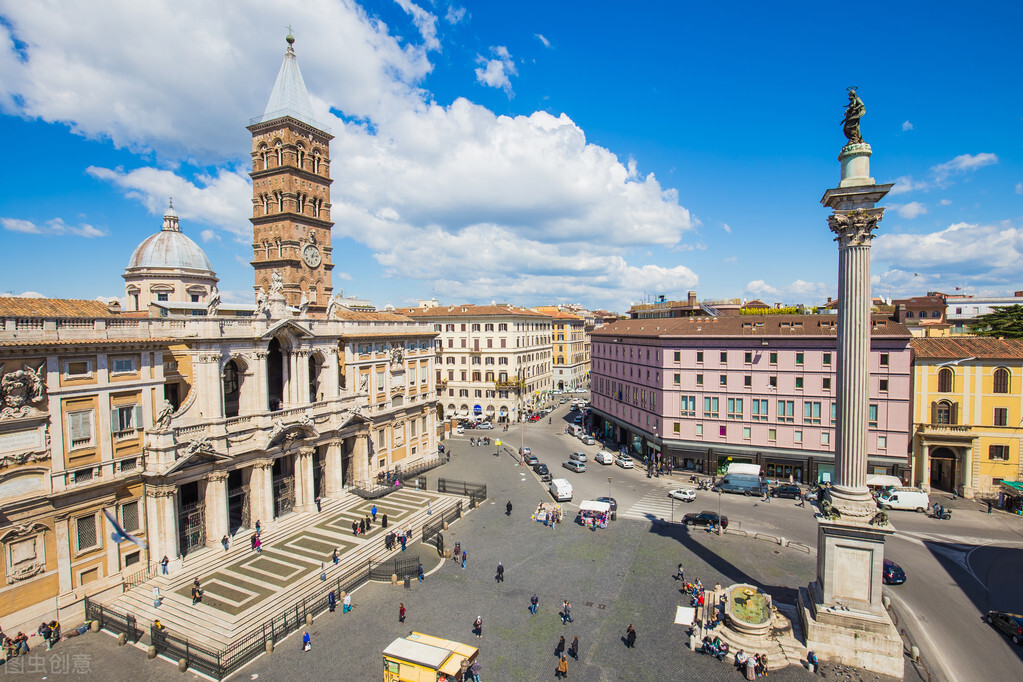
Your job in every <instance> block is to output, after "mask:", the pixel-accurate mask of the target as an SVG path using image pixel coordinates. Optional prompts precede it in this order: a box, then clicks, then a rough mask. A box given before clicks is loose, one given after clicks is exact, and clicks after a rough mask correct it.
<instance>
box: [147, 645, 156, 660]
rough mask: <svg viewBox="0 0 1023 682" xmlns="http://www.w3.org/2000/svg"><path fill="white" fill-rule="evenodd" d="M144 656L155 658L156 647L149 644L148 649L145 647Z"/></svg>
mask: <svg viewBox="0 0 1023 682" xmlns="http://www.w3.org/2000/svg"><path fill="white" fill-rule="evenodd" d="M146 656H147V657H148V658H149V660H153V659H154V658H156V656H157V654H156V647H155V646H151V647H149V648H148V649H146Z"/></svg>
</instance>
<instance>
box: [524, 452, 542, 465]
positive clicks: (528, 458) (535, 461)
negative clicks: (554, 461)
mask: <svg viewBox="0 0 1023 682" xmlns="http://www.w3.org/2000/svg"><path fill="white" fill-rule="evenodd" d="M524 460H525V462H526V464H528V465H529V466H533V465H534V464H539V463H540V460H538V459H537V458H536V455H533V454H529V455H525V456H524Z"/></svg>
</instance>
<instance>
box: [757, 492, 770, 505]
mask: <svg viewBox="0 0 1023 682" xmlns="http://www.w3.org/2000/svg"><path fill="white" fill-rule="evenodd" d="M760 501H761V502H767V503H768V504H770V503H771V491H770V490H765V491H764V499H762V500H760Z"/></svg>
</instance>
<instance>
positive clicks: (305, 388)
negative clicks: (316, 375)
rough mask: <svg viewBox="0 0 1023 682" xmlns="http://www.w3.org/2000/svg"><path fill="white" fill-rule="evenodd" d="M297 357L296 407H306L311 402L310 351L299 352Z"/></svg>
mask: <svg viewBox="0 0 1023 682" xmlns="http://www.w3.org/2000/svg"><path fill="white" fill-rule="evenodd" d="M294 356H295V395H294V400H295V404H296V405H305V404H306V403H309V402H315V401H311V400H309V351H307V350H304V349H302V350H297V351H295V352H294Z"/></svg>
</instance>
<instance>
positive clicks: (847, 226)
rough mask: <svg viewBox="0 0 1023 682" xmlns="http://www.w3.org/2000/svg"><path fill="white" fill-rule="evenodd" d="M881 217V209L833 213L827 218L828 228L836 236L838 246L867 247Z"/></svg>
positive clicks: (882, 212)
mask: <svg viewBox="0 0 1023 682" xmlns="http://www.w3.org/2000/svg"><path fill="white" fill-rule="evenodd" d="M883 215H884V209H883V208H871V209H863V208H858V209H855V210H853V211H835V212H834V214H832V215H829V216H828V227H830V228H831V231H832V232H834V233H835V234H836V235H838V236H837V237H835V241H837V242H838V244H839V246H863V245H868V246H869V245H870V240H871V239H873V238H874V234H873V232H874V230H875V229H877V224H878V223H879V222H881V216H883Z"/></svg>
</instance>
